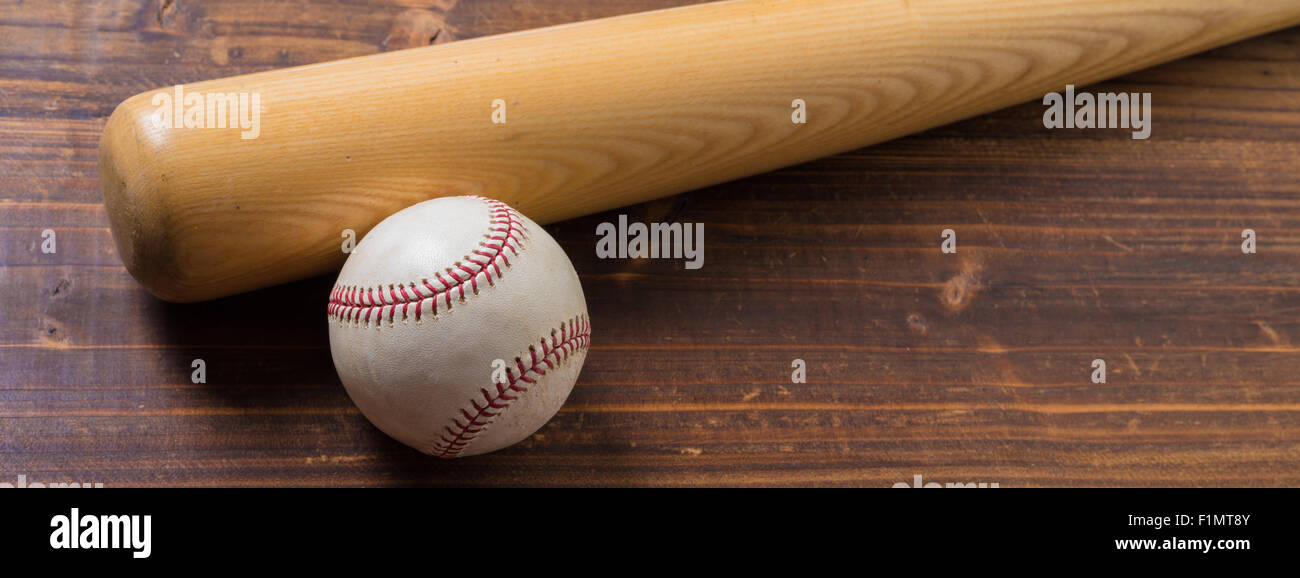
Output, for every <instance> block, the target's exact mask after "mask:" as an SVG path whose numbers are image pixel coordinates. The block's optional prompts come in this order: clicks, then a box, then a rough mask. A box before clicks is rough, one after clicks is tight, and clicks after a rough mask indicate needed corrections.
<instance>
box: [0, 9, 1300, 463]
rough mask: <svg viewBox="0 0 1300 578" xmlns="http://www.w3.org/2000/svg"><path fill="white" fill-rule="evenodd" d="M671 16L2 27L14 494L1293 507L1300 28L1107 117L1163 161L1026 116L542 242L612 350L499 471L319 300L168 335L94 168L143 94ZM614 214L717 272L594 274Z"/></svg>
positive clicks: (48, 19) (413, 15)
mask: <svg viewBox="0 0 1300 578" xmlns="http://www.w3.org/2000/svg"><path fill="white" fill-rule="evenodd" d="M683 3H688V2H665V1H656V0H621V1H617V2H587V1H581V0H564V1H555V2H537V3H527V2H525V3H518V2H506V1H482V2H468V1H466V2H460V3H456V2H454V1H451V0H442V1H431V2H426V3H419V2H416V3H412V2H380V1H369V2H359V1H356V2H334V1H329V2H326V1H323V0H320V1H279V2H261V1H253V0H233V1H223V2H216V1H209V2H198V1H194V0H163V1H161V2H159V1H156V0H155V1H148V2H144V1H139V0H137V1H134V2H111V3H104V2H91V1H86V2H53V1H33V0H26V1H24V2H20V3H6V4H3V5H0V38H4V39H5V40H4V41H3V42H0V288H3V291H4V297H3V298H2V299H0V481H14V480H13V478H16V476H18V475H25V476H27V478H28V479H29V480H33V481H42V480H48V481H95V482H103V483H105V484H106V485H110V486H127V485H131V486H134V485H167V486H171V485H180V486H185V485H190V486H198V485H222V486H246V485H256V486H265V485H313V486H326V485H414V486H428V485H500V486H507V485H701V484H704V485H844V486H880V487H883V486H889V485H891V484H893V483H895V482H899V481H910V480H911V479H912V476H913V475H916V474H920V475H923V476H924V477H925V478H926V479H927V480H934V481H988V482H999V483H1000V484H1001V485H1002V486H1004V487H1013V486H1069V485H1088V486H1091V485H1126V486H1148V485H1153V486H1174V485H1177V486H1218V485H1250V486H1254V485H1261V486H1276V485H1287V486H1294V485H1300V467H1297V466H1298V465H1300V371H1298V370H1300V348H1297V344H1300V317H1298V315H1300V180H1298V179H1297V173H1296V170H1295V168H1294V167H1295V165H1296V162H1297V160H1298V159H1300V97H1297V96H1296V95H1297V94H1300V29H1292V30H1287V31H1282V32H1278V33H1274V34H1271V35H1268V36H1264V37H1261V38H1256V39H1253V40H1249V41H1245V42H1242V43H1239V44H1236V45H1233V46H1229V47H1225V48H1222V49H1219V50H1215V51H1212V52H1209V53H1206V54H1201V55H1197V56H1194V57H1190V58H1187V59H1184V60H1181V61H1178V62H1174V63H1171V64H1167V65H1164V66H1161V67H1158V68H1154V69H1150V70H1146V71H1142V72H1140V73H1137V74H1133V75H1130V76H1128V77H1125V78H1120V79H1116V80H1114V81H1111V82H1107V83H1105V84H1103V85H1100V86H1097V87H1095V88H1094V90H1097V91H1144V92H1151V93H1153V100H1154V103H1155V113H1154V114H1155V119H1154V123H1153V127H1154V130H1153V133H1152V138H1151V139H1150V140H1147V141H1134V140H1131V139H1130V138H1129V136H1128V133H1127V132H1125V131H1122V130H1093V131H1047V130H1045V129H1043V128H1042V124H1041V121H1040V117H1041V114H1042V109H1043V107H1042V106H1041V105H1040V104H1036V103H1029V104H1026V105H1024V106H1020V107H1015V108H1012V109H1008V110H1005V111H1001V112H998V113H995V114H992V115H988V116H984V117H980V118H977V119H973V120H970V121H966V122H963V123H960V124H956V125H952V126H948V127H944V128H941V129H936V130H933V131H930V132H928V133H925V134H921V135H917V136H914V137H910V138H906V139H902V140H898V141H895V142H891V143H886V144H883V145H880V146H876V147H872V148H870V149H866V150H862V151H857V152H854V153H851V154H845V155H841V156H838V157H834V158H829V159H824V160H820V161H816V162H812V163H808V164H806V165H802V166H799V167H794V168H791V169H787V170H783V171H779V172H775V173H771V174H767V175H762V176H759V177H754V178H750V179H746V180H743V181H739V182H733V183H729V184H726V185H722V186H718V187H713V188H711V189H708V190H702V191H697V192H694V193H690V194H686V195H681V196H678V197H675V198H671V199H666V200H663V201H658V202H655V203H649V204H646V205H640V206H635V207H628V208H626V209H623V210H621V211H613V212H610V213H606V214H601V215H593V216H589V217H584V218H580V219H575V220H572V221H568V222H564V223H560V224H557V225H554V226H552V227H550V228H549V229H550V230H551V232H552V233H553V234H554V235H555V236H556V238H557V239H558V240H559V241H560V242H561V243H562V244H563V246H564V247H565V248H566V249H567V250H568V251H569V254H570V256H571V258H572V259H573V261H574V264H575V266H576V267H577V269H578V271H579V273H580V274H581V276H582V280H583V283H584V287H585V290H586V292H587V296H588V300H589V304H590V308H591V318H592V325H593V332H594V337H593V347H592V350H591V354H590V356H589V358H588V360H587V364H586V366H585V368H584V371H583V374H582V377H581V379H580V381H579V384H578V386H577V387H576V388H575V390H574V393H573V396H572V397H571V398H570V400H569V403H568V404H567V405H566V406H565V408H564V409H563V410H562V411H561V412H560V414H559V415H558V416H557V417H556V418H555V419H554V420H553V421H552V422H551V423H550V424H548V425H547V426H546V427H545V428H543V429H542V430H541V432H539V433H538V434H537V435H535V436H533V437H532V438H530V439H529V440H527V441H526V442H524V443H522V444H520V445H518V446H515V447H513V448H510V449H507V450H505V451H502V452H499V453H496V454H491V455H487V456H481V457H475V458H469V459H464V460H457V461H450V462H449V461H440V460H433V459H429V458H426V457H424V456H422V455H420V454H418V453H416V452H415V451H414V450H410V449H408V448H406V447H405V446H402V445H401V444H398V443H396V442H394V441H392V440H390V439H388V438H387V437H385V436H384V435H383V434H382V433H380V432H378V431H377V430H376V429H374V428H373V427H371V426H370V425H369V423H368V422H367V421H366V420H365V419H364V418H363V417H362V416H361V415H360V414H359V413H358V412H357V411H356V409H355V408H354V407H353V405H352V404H351V402H350V401H349V400H348V398H347V395H346V394H345V393H344V391H343V389H342V387H341V386H340V384H339V382H338V379H337V377H336V376H335V375H334V371H333V366H332V364H331V362H330V354H329V348H328V342H327V339H326V324H325V310H324V305H325V300H326V295H327V292H328V289H329V286H330V284H331V282H332V279H328V278H319V279H312V280H308V281H304V282H300V283H297V284H294V285H293V286H289V287H278V288H272V289H268V290H265V291H259V292H256V293H251V294H246V295H241V296H236V297H232V298H228V299H222V300H219V301H213V302H208V303H200V304H191V305H173V304H167V303H163V302H161V301H158V300H156V299H154V298H152V297H150V296H149V295H148V294H147V293H145V292H144V290H142V289H141V288H140V287H139V286H137V285H136V284H135V282H134V281H133V280H132V279H131V278H130V276H129V275H128V274H127V273H126V272H125V270H124V269H123V268H122V265H121V262H120V260H119V259H118V257H117V255H116V254H115V250H114V247H113V242H112V239H111V237H110V233H109V231H108V229H107V219H106V217H105V215H104V210H103V206H102V205H101V203H100V194H99V188H98V182H97V172H96V161H97V159H96V146H97V139H98V135H99V130H100V128H101V127H102V125H103V121H104V119H105V117H107V116H108V114H109V113H110V112H111V111H112V109H113V107H114V106H115V105H116V103H117V102H119V101H120V100H122V99H124V98H125V97H127V96H130V95H132V94H135V93H137V92H140V91H143V90H146V89H149V88H153V87H156V86H163V85H168V84H173V83H180V82H189V81H196V80H201V79H207V78H215V77H219V76H226V75H231V74H236V73H242V72H251V71H257V70H266V69H271V68H276V67H281V66H288V65H296V64H305V63H310V62H318V61H324V60H330V59H335V58H341V57H346V56H353V55H360V54H367V53H371V52H375V51H378V50H383V49H385V48H386V47H387V48H397V47H399V46H409V45H411V44H412V43H415V42H419V39H420V38H422V37H424V35H425V34H428V38H427V39H425V41H434V42H446V41H451V40H452V39H466V38H472V37H476V36H482V35H486V34H495V33H501V32H507V31H511V30H518V29H526V28H533V27H538V26H544V25H549V24H558V23H562V22H568V21H574V20H581V19H587V18H595V17H599V16H606V15H613V14H620V13H627V12H634V11H638V10H646V9H652V8H658V7H663V6H668V5H674V4H683ZM415 4H423V6H413V5H415ZM412 10H414V11H416V12H412ZM421 11H423V12H421ZM620 212H622V213H627V214H629V215H630V216H631V218H632V219H633V220H642V221H664V220H675V221H685V222H703V223H705V230H706V245H705V249H706V254H705V255H706V256H705V266H704V268H703V269H701V270H698V271H690V270H685V269H684V268H683V267H682V266H681V264H680V263H679V262H672V261H617V260H599V259H597V258H596V256H595V253H594V246H595V236H594V230H595V226H596V224H597V223H599V222H602V221H612V220H614V219H615V218H616V216H617V215H618V214H619V213H620ZM47 228H48V229H53V230H55V231H56V232H57V234H58V252H57V253H56V254H54V255H45V254H42V253H41V251H40V241H41V231H42V230H43V229H47ZM945 228H952V229H954V230H956V231H957V234H958V241H959V249H958V253H957V254H956V255H943V254H940V252H939V250H938V243H939V240H940V237H939V235H940V231H941V230H943V229H945ZM1244 228H1251V229H1254V230H1255V231H1257V232H1258V234H1259V252H1258V254H1255V255H1243V254H1242V253H1241V251H1240V250H1239V245H1240V242H1241V238H1240V235H1241V230H1242V229H1244ZM304 291H307V292H315V293H317V294H319V295H320V296H321V298H320V299H319V300H314V301H313V300H307V301H304V300H302V299H301V298H300V297H298V296H299V295H300V294H301V293H302V292H304ZM195 358H202V359H204V360H205V361H206V362H207V367H208V382H207V383H206V384H199V385H195V384H191V383H190V380H189V375H190V371H191V370H190V361H191V360H193V359H195ZM795 358H800V359H804V360H806V362H807V365H808V382H807V383H806V384H795V383H791V382H790V371H791V369H790V363H791V360H793V359H795ZM1095 358H1103V359H1105V360H1106V361H1107V363H1108V368H1109V375H1108V382H1107V383H1106V384H1093V383H1091V382H1090V381H1089V375H1090V373H1091V367H1090V363H1091V361H1092V360H1093V359H1095Z"/></svg>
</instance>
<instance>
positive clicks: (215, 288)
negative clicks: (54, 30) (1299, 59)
mask: <svg viewBox="0 0 1300 578" xmlns="http://www.w3.org/2000/svg"><path fill="white" fill-rule="evenodd" d="M1297 23H1300V2H1295V1H1294V0H1139V1H1135V0H1099V1H1092V2H1063V1H1056V0H1017V1H997V2H987V1H985V0H912V1H899V0H800V1H771V0H733V1H729V2H718V3H714V4H705V5H699V6H692V7H686V8H678V9H670V10H663V11H657V12H649V13H643V14H634V15H630V16H623V17H617V18H609V19H603V20H594V21H589V22H583V23H578V24H571V25H565V26H558V27H553V28H545V29H539V30H533V31H526V32H520V33H514V34H507V35H502V36H494V37H487V38H481V39H475V40H469V41H463V42H455V43H451V44H444V45H438V46H430V47H425V48H418V49H411V50H405V51H399V52H394V53H386V54H379V55H373V56H366V57H360V58H354V59H349V60H342V61H336V62H329V63H324V64H318V65H311V66H305V67H299V68H293V69H286V70H278V71H272V72H264V73H257V74H251V75H245V76H238V77H232V78H225V79H220V80H213V81H207V82H201V83H195V84H190V85H186V86H185V90H186V92H192V93H203V94H212V93H231V92H256V93H258V94H259V95H260V98H261V101H262V105H263V111H262V114H261V117H260V135H259V137H258V138H256V139H253V140H242V139H240V136H239V129H238V128H231V129H225V130H222V129H176V128H159V127H157V126H155V125H154V124H153V123H152V121H151V118H150V117H151V115H152V114H153V113H154V112H155V111H156V107H155V106H154V105H153V101H152V99H153V95H154V94H155V92H146V93H143V94H140V95H137V96H135V97H132V98H131V99H128V100H127V101H125V102H124V103H122V105H121V106H119V107H118V109H117V110H116V111H115V112H114V113H113V115H112V116H111V117H110V119H109V121H108V124H107V126H106V128H105V130H104V134H103V137H102V140H101V145H100V178H101V186H102V188H103V193H104V201H105V205H106V206H107V209H108V214H109V218H110V221H111V223H112V228H113V234H114V239H115V242H116V243H117V246H118V249H119V253H120V254H121V257H122V259H123V261H124V262H125V264H126V266H127V268H128V269H129V270H130V271H131V273H132V274H133V275H134V276H135V277H136V279H138V280H139V281H140V282H141V283H142V284H143V285H144V286H145V287H147V288H148V289H149V290H150V291H151V292H153V293H154V294H155V295H157V296H159V297H161V298H163V299H167V300H171V301H196V300H203V299H210V298H214V297H220V296H224V295H230V294H234V293H239V292H243V291H248V290H252V289H257V288H261V287H266V286H270V285H275V284H278V283H283V282H286V281H290V280H294V279H300V278H303V277H307V276H311V275H315V274H320V273H324V272H326V271H329V270H331V269H332V268H336V267H337V266H339V265H340V264H341V263H342V261H343V260H344V258H345V255H344V254H343V253H342V251H341V250H340V243H341V242H342V239H341V236H340V234H341V232H342V231H343V230H344V229H353V230H355V231H356V232H357V234H358V235H362V234H364V233H365V232H366V231H367V230H368V229H369V228H370V227H371V226H373V225H374V224H375V223H377V222H378V221H380V220H381V219H383V218H384V217H386V216H388V215H389V214H391V213H393V212H394V211H397V210H399V209H401V208H403V207H405V206H407V205H410V204H412V203H415V202H418V201H420V200H424V199H427V198H431V197H437V196H444V195H461V194H481V195H487V196H490V197H495V198H498V199H501V200H504V201H506V202H508V203H510V204H512V205H514V206H515V207H516V208H518V209H519V210H521V211H523V212H524V213H526V214H528V215H530V216H531V217H533V218H534V219H536V220H538V221H539V222H543V223H545V222H552V221H556V220H560V219H565V218H569V217H573V216H577V215H582V214H587V213H592V212H596V211H601V210H605V209H609V208H611V207H616V206H620V205H625V204H630V203H636V202H640V201H644V200H648V199H652V198H656V197H661V196H665V195H671V194H675V193H678V192H682V191H686V190H690V189H695V188H699V187H704V186H707V185H710V184H714V183H718V182H722V181H726V180H731V179H736V178H739V177H743V176H747V175H751V174H755V173H760V172H764V171H769V170H772V169H776V168H779V167H783V166H788V165H792V164H796V163H800V162H803V161H807V160H810V159H814V158H817V157H821V156H825V155H830V154H835V153H839V152H843V151H846V150H851V149H855V148H858V147H862V146H866V145H869V144H872V143H876V142H880V141H883V140H887V139H891V138H895V137H898V136H902V135H906V134H909V133H913V132H916V131H920V130H924V129H927V128H931V127H934V126H938V125H941V124H945V123H948V122H952V121H955V120H959V119H962V118H967V117H970V116H973V115H976V114H980V113H983V112H987V111H991V110H995V109H998V108H1001V107H1005V106H1009V105H1011V104H1015V103H1018V102H1023V101H1026V100H1029V99H1034V98H1039V97H1041V96H1042V94H1043V93H1044V92H1048V91H1055V90H1060V89H1061V88H1062V87H1063V86H1064V85H1065V84H1067V83H1072V84H1076V85H1086V84H1088V83H1091V82H1095V81H1098V80H1101V79H1104V78H1107V77H1111V76H1115V75H1119V74H1123V73H1126V72H1130V71H1132V70H1136V69H1140V68H1143V67H1147V66H1150V65H1153V64H1156V63H1159V62H1163V61H1167V60H1171V59H1174V58H1178V57H1180V56H1183V55H1186V54H1190V53H1193V52H1197V51H1200V50H1204V49H1207V48H1211V47H1214V46H1218V45H1222V44H1225V43H1228V42H1232V41H1234V40H1238V39H1241V38H1244V37H1248V36H1251V35H1255V34H1260V33H1263V32H1267V31H1270V30H1274V29H1278V28H1283V27H1286V26H1290V25H1294V24H1297ZM161 90H164V91H171V87H167V88H165V89H161ZM494 99H503V100H504V101H506V103H507V109H506V113H507V118H508V122H507V123H505V124H493V123H492V122H491V113H492V107H491V102H492V101H493V100H494ZM794 99H803V100H804V101H805V102H806V103H807V106H808V117H807V124H803V125H797V124H794V123H792V122H791V120H790V113H791V111H792V109H791V101H792V100H794ZM1156 106H1157V108H1158V107H1159V104H1158V96H1157V104H1156ZM1154 130H1155V131H1156V134H1157V135H1158V132H1159V123H1158V119H1156V124H1155V129H1154ZM1157 138H1158V137H1157Z"/></svg>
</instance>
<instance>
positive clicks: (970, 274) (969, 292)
mask: <svg viewBox="0 0 1300 578" xmlns="http://www.w3.org/2000/svg"><path fill="white" fill-rule="evenodd" d="M979 287H980V279H979V267H978V266H977V265H973V264H970V263H966V264H964V265H963V266H962V271H961V273H958V274H957V275H956V276H955V277H953V278H952V279H949V280H948V282H947V283H945V284H944V286H943V291H942V292H941V293H940V294H939V301H940V302H941V303H943V306H944V307H946V308H947V309H948V310H949V311H952V312H954V313H956V312H958V311H961V310H962V309H965V308H966V306H967V305H970V302H971V299H972V298H974V297H975V293H976V292H978V291H979Z"/></svg>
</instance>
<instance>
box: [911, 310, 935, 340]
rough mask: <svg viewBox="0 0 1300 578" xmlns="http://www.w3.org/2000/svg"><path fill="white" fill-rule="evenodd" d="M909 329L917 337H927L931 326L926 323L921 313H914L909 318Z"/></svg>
mask: <svg viewBox="0 0 1300 578" xmlns="http://www.w3.org/2000/svg"><path fill="white" fill-rule="evenodd" d="M907 328H908V329H911V330H912V333H915V334H917V335H925V333H926V332H927V331H929V330H930V324H929V323H927V322H926V321H925V317H922V316H921V314H920V313H912V314H909V315H908V316H907Z"/></svg>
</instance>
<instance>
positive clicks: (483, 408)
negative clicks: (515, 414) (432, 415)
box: [430, 315, 591, 458]
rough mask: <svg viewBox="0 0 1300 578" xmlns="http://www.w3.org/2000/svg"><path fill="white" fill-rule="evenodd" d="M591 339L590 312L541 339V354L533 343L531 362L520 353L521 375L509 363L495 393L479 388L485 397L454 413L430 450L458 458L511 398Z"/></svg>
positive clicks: (518, 358) (474, 399) (516, 364)
mask: <svg viewBox="0 0 1300 578" xmlns="http://www.w3.org/2000/svg"><path fill="white" fill-rule="evenodd" d="M590 342H591V323H590V322H589V321H588V320H587V316H586V315H580V316H578V317H575V318H573V319H570V320H569V321H568V322H567V323H561V324H560V328H559V330H558V331H557V330H555V329H552V330H551V335H550V343H549V344H548V343H547V339H546V337H542V338H541V339H539V340H538V342H537V343H540V344H541V346H542V348H541V356H540V357H539V356H538V352H537V343H533V344H531V345H529V346H528V356H529V360H528V362H529V363H531V365H525V361H524V358H523V357H522V356H520V357H516V358H515V366H516V368H517V369H518V371H519V375H517V376H516V375H515V373H514V371H512V370H511V368H509V367H507V368H506V370H505V371H506V382H499V381H498V382H496V383H495V384H494V385H495V386H496V394H495V395H494V394H492V393H491V392H490V391H488V390H487V389H486V388H483V389H479V393H481V394H482V395H483V399H482V401H480V400H478V399H477V398H470V400H469V407H472V408H473V410H471V409H469V408H468V407H462V408H461V409H460V416H461V417H460V418H457V417H452V418H451V424H449V425H446V426H444V427H443V429H444V430H446V432H447V433H446V434H445V435H442V436H441V442H439V443H435V444H434V450H433V451H432V452H430V453H431V454H432V455H435V456H437V457H440V458H454V457H457V456H458V455H460V453H461V452H462V451H464V450H465V448H466V447H468V446H469V444H470V443H471V442H473V441H474V438H476V437H478V435H479V434H481V433H483V431H484V430H486V429H487V426H489V425H491V424H492V422H493V420H495V419H496V417H497V416H499V415H501V414H502V413H503V412H505V410H506V408H508V407H510V404H511V402H513V401H515V400H516V399H519V396H518V395H517V394H520V393H524V392H527V391H528V388H529V387H531V386H534V385H536V384H537V380H538V379H539V378H541V377H542V376H545V375H546V372H547V371H548V370H552V369H555V368H556V367H559V366H560V364H562V363H564V362H565V361H566V360H568V359H569V356H570V355H571V354H572V353H573V352H575V351H580V350H583V351H585V350H586V349H587V346H588V345H589V344H590ZM543 366H545V368H543ZM507 382H508V383H507ZM523 384H528V385H527V386H525V385H523Z"/></svg>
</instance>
